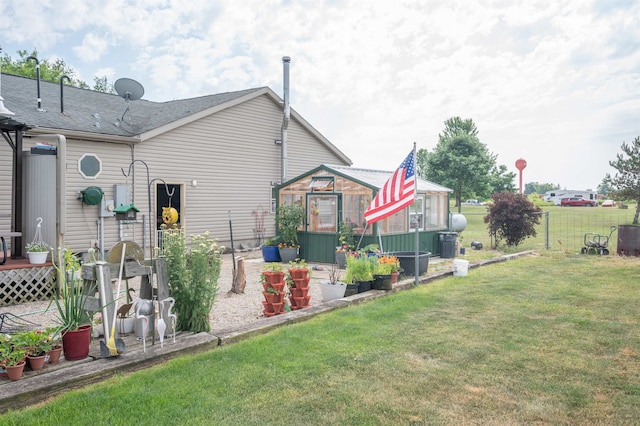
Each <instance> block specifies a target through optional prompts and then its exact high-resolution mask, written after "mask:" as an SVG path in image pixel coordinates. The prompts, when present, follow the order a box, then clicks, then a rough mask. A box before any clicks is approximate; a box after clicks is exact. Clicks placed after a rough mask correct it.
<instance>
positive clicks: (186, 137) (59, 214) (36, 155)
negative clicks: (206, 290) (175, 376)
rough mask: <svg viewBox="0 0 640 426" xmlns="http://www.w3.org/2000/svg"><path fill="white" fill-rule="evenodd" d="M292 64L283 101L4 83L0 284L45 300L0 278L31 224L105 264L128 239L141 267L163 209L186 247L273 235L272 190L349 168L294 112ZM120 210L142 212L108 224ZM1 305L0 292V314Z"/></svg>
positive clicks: (249, 94)
mask: <svg viewBox="0 0 640 426" xmlns="http://www.w3.org/2000/svg"><path fill="white" fill-rule="evenodd" d="M288 65H289V58H287V57H284V58H283V66H284V74H285V90H284V99H282V98H280V97H279V96H278V95H277V94H276V93H274V91H273V90H271V89H270V88H268V87H258V88H253V89H247V90H240V91H235V92H228V93H220V94H215V95H209V96H202V97H197V98H191V99H179V100H173V101H168V102H152V101H147V100H144V99H141V97H142V93H143V92H144V89H143V88H142V87H141V86H140V85H139V83H137V82H135V81H133V80H129V79H121V80H118V81H122V82H124V83H125V84H124V86H122V85H121V87H120V89H122V88H123V87H124V89H125V90H120V92H121V93H120V96H119V95H117V94H107V93H102V92H96V91H92V90H85V89H79V88H75V87H70V86H63V85H62V84H55V83H51V82H46V81H39V79H30V78H25V77H20V76H14V75H8V74H2V75H1V76H0V78H1V86H0V87H1V93H0V95H2V97H3V98H4V108H5V109H1V108H0V131H1V132H2V136H3V139H4V143H2V142H0V182H2V185H0V236H2V235H6V236H7V238H6V244H7V245H8V246H9V247H10V248H11V256H12V259H9V262H7V265H0V275H1V276H0V286H3V287H8V288H13V287H14V286H13V285H12V284H15V283H17V282H19V281H22V282H25V283H27V284H25V285H27V286H30V285H31V284H30V283H31V282H36V283H37V286H38V287H39V288H41V287H47V289H46V291H44V292H43V293H42V298H45V297H46V296H47V295H48V294H50V293H49V291H50V288H49V284H42V283H43V282H47V283H50V281H46V280H45V279H44V278H42V276H39V277H37V278H35V277H33V271H28V273H27V272H25V273H24V274H22V275H20V274H18V275H19V278H7V275H8V274H4V275H3V274H2V270H1V269H3V268H4V269H5V270H6V268H11V267H12V266H11V265H9V264H10V263H11V261H12V260H15V261H17V260H19V259H22V258H23V257H24V246H25V244H26V243H27V242H30V241H32V239H33V238H34V235H35V231H36V219H37V218H42V219H43V220H42V228H41V229H42V236H43V239H44V240H45V242H47V243H48V244H50V245H51V246H52V247H59V246H60V245H61V244H62V243H63V242H64V244H65V245H66V246H67V247H68V248H70V249H71V250H73V251H74V252H76V253H87V252H88V250H89V249H90V248H97V249H99V250H100V252H101V253H102V254H103V256H104V254H105V252H106V251H108V250H109V249H110V248H111V247H112V246H113V245H114V244H115V243H116V242H118V241H122V240H127V241H134V242H135V243H137V244H139V245H140V246H141V247H142V248H143V250H144V251H145V255H146V257H149V256H150V254H151V251H152V249H153V247H156V246H157V245H158V244H161V241H160V238H159V234H158V230H159V229H160V226H161V225H162V224H163V215H162V213H163V209H165V211H169V210H171V209H174V210H175V213H176V214H177V220H175V221H171V222H170V225H171V226H178V227H181V228H183V229H185V231H186V235H187V238H189V235H192V234H202V233H205V232H209V233H210V235H211V236H212V237H213V238H217V239H218V242H219V244H221V245H224V246H227V247H229V245H230V242H231V235H230V234H231V232H230V227H232V231H233V239H234V242H235V248H239V247H240V246H241V245H243V246H246V247H254V246H258V245H259V244H260V243H261V242H262V241H263V240H264V239H265V238H267V237H269V236H273V235H275V233H276V231H275V200H274V199H273V198H272V197H273V191H272V190H273V188H274V187H275V186H277V185H278V184H280V183H281V182H283V181H285V180H287V178H288V177H289V176H295V175H298V174H300V173H302V172H304V171H305V170H308V169H309V168H313V167H316V166H318V165H319V164H322V163H338V164H341V165H350V164H351V160H350V159H349V158H348V157H347V156H346V155H345V154H344V153H342V152H341V151H340V150H339V149H338V148H337V147H336V146H334V145H333V144H332V143H331V142H330V141H329V140H327V139H326V138H325V137H324V136H323V135H322V134H321V133H320V132H318V131H317V130H316V129H315V128H314V127H313V126H312V125H311V124H309V123H308V122H307V121H306V120H305V119H304V118H303V117H302V116H300V115H299V114H298V113H297V112H296V111H295V110H294V109H292V108H290V105H289V99H288V93H289V90H288ZM118 81H116V86H117V83H118ZM138 98H140V99H138ZM0 106H1V104H0ZM11 113H13V114H11ZM119 206H133V207H135V208H136V209H137V210H138V211H139V213H138V214H137V217H135V219H134V220H116V212H115V211H114V210H116V209H118V207H119ZM3 240H4V238H3ZM100 252H99V253H100ZM49 267H50V264H49ZM25 271H26V269H25ZM49 272H50V270H49V271H48V272H46V273H44V274H43V276H47V277H48V276H50V275H51V274H50V273H49ZM14 276H15V274H14ZM3 277H4V278H3ZM6 279H9V280H10V281H6ZM29 291H30V290H29ZM17 293H20V291H18V292H17ZM9 299H11V298H8V299H5V298H3V297H2V295H1V294H0V304H2V303H9V302H10V301H13V302H16V300H15V299H12V300H9Z"/></svg>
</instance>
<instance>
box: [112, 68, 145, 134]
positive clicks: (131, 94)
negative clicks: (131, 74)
mask: <svg viewBox="0 0 640 426" xmlns="http://www.w3.org/2000/svg"><path fill="white" fill-rule="evenodd" d="M113 88H114V89H116V92H117V93H118V95H120V96H121V97H123V98H124V99H126V101H127V107H126V108H125V110H124V112H123V113H122V117H120V118H119V119H118V121H116V122H115V123H113V124H115V125H116V127H120V123H123V122H124V116H125V114H126V113H127V111H128V112H129V113H131V109H130V108H129V106H130V104H131V101H136V100H138V99H140V98H141V97H142V95H144V87H142V84H140V83H138V82H137V81H135V80H132V79H130V78H119V79H117V80H116V82H115V83H113Z"/></svg>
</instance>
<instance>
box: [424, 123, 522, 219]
mask: <svg viewBox="0 0 640 426" xmlns="http://www.w3.org/2000/svg"><path fill="white" fill-rule="evenodd" d="M444 123H445V128H444V130H443V132H442V133H441V134H439V135H438V145H437V146H436V147H435V149H434V150H433V151H432V152H427V151H426V150H422V149H421V150H420V151H419V152H418V175H419V176H421V177H422V176H424V177H425V178H426V179H428V180H431V181H433V182H436V183H438V184H440V185H444V186H447V187H449V188H451V189H453V196H454V197H455V200H456V206H458V212H460V210H461V205H462V203H461V201H462V199H463V198H476V197H480V198H487V197H488V196H489V195H490V194H491V193H492V192H494V191H495V190H499V189H509V188H510V187H512V185H511V184H510V183H509V181H512V180H513V177H515V175H514V174H509V173H507V172H506V170H507V169H506V167H504V166H496V156H495V155H493V154H492V153H490V152H489V151H488V149H487V147H486V145H484V144H483V143H481V142H480V140H479V139H478V136H477V135H478V129H477V127H476V125H475V124H474V123H473V120H471V119H464V120H463V119H461V118H460V117H453V118H450V119H448V120H446V121H445V122H444Z"/></svg>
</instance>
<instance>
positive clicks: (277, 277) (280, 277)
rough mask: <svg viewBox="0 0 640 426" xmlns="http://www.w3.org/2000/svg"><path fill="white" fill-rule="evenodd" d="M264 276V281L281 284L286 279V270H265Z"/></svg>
mask: <svg viewBox="0 0 640 426" xmlns="http://www.w3.org/2000/svg"><path fill="white" fill-rule="evenodd" d="M262 277H263V278H264V282H265V283H267V284H280V283H282V282H283V281H284V271H280V272H271V271H263V272H262Z"/></svg>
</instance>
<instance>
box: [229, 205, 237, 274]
mask: <svg viewBox="0 0 640 426" xmlns="http://www.w3.org/2000/svg"><path fill="white" fill-rule="evenodd" d="M229 236H230V237H231V260H232V261H233V279H234V280H235V279H236V250H235V249H234V248H233V228H232V226H231V210H229Z"/></svg>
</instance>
